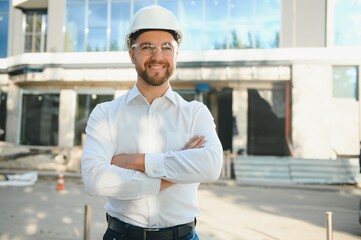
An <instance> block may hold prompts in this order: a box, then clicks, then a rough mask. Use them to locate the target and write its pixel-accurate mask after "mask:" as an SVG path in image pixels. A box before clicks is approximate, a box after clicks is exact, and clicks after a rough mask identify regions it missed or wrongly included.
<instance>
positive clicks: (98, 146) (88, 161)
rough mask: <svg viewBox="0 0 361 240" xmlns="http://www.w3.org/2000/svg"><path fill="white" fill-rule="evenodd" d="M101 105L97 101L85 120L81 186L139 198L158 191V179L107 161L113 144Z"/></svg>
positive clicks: (92, 191) (90, 190)
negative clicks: (86, 120) (82, 183)
mask: <svg viewBox="0 0 361 240" xmlns="http://www.w3.org/2000/svg"><path fill="white" fill-rule="evenodd" d="M102 106H104V105H97V106H96V107H95V108H94V110H93V112H92V113H91V115H90V116H89V120H88V122H87V127H86V139H85V143H84V146H83V153H82V157H81V169H82V176H83V181H84V186H85V190H86V191H87V192H88V193H90V194H93V195H98V196H106V197H112V198H116V199H139V198H143V197H147V196H150V195H155V194H158V193H159V191H160V190H159V189H160V179H159V178H158V179H157V178H153V177H150V176H147V175H146V174H144V173H142V172H138V171H134V170H129V169H124V168H120V167H117V166H114V165H111V159H112V157H113V155H114V152H115V151H114V149H115V147H114V144H113V142H112V141H111V135H110V131H111V129H110V127H109V119H108V116H107V114H106V111H104V109H102Z"/></svg>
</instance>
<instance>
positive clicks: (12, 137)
mask: <svg viewBox="0 0 361 240" xmlns="http://www.w3.org/2000/svg"><path fill="white" fill-rule="evenodd" d="M20 101H21V92H20V88H19V87H18V86H16V85H14V84H9V87H8V98H7V116H6V139H5V140H6V141H7V142H11V143H15V144H19V143H20V130H21V127H20V126H21V108H20Z"/></svg>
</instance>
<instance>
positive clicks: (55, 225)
mask: <svg viewBox="0 0 361 240" xmlns="http://www.w3.org/2000/svg"><path fill="white" fill-rule="evenodd" d="M55 186H56V181H54V180H51V179H48V180H44V179H42V180H39V181H38V182H37V183H36V184H35V185H34V186H32V187H1V188H0V195H1V198H0V213H1V216H2V217H1V218H0V240H25V239H27V240H28V239H29V240H35V239H37V240H42V239H52V240H65V239H67V240H68V239H69V240H70V239H79V240H80V239H83V229H84V206H85V204H89V205H90V206H91V208H92V223H91V232H90V233H91V238H90V239H92V240H93V239H101V237H102V234H103V232H104V230H105V228H106V226H105V217H104V212H103V207H102V206H103V204H104V202H105V199H104V198H100V197H92V196H89V195H87V194H85V193H84V191H83V185H82V183H81V182H80V181H74V180H70V179H65V190H63V191H56V190H55ZM199 193H200V194H199V203H200V206H201V211H202V216H201V217H199V218H198V220H199V222H198V226H197V231H198V233H199V235H200V238H201V240H275V239H282V240H283V239H287V240H288V239H291V240H298V239H299V240H314V239H315V240H316V239H317V240H318V239H326V229H325V212H326V211H332V212H333V229H334V231H333V239H334V240H354V239H355V240H356V239H361V225H359V224H358V212H357V209H358V204H359V199H360V198H361V189H359V188H354V187H349V186H347V187H345V186H339V187H324V186H323V187H307V186H304V187H292V188H291V187H283V188H280V187H262V186H236V185H234V184H232V185H229V184H226V185H224V184H220V183H218V184H213V185H201V187H200V191H199Z"/></svg>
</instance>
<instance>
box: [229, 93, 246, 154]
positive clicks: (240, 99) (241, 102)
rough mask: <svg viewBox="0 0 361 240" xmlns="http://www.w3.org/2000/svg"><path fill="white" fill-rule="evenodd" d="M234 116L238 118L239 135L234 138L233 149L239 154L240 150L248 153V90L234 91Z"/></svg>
mask: <svg viewBox="0 0 361 240" xmlns="http://www.w3.org/2000/svg"><path fill="white" fill-rule="evenodd" d="M232 111H233V116H235V118H236V125H237V129H238V134H237V135H234V136H233V141H232V143H233V146H232V149H233V151H234V152H235V153H237V152H238V151H239V150H240V149H243V150H244V153H246V152H247V118H248V115H247V112H248V94H247V89H233V104H232Z"/></svg>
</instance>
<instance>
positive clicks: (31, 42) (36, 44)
mask: <svg viewBox="0 0 361 240" xmlns="http://www.w3.org/2000/svg"><path fill="white" fill-rule="evenodd" d="M46 26H47V13H46V11H26V12H25V34H24V35H25V36H24V37H25V41H24V42H25V46H24V52H45V50H46V36H47V27H46Z"/></svg>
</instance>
